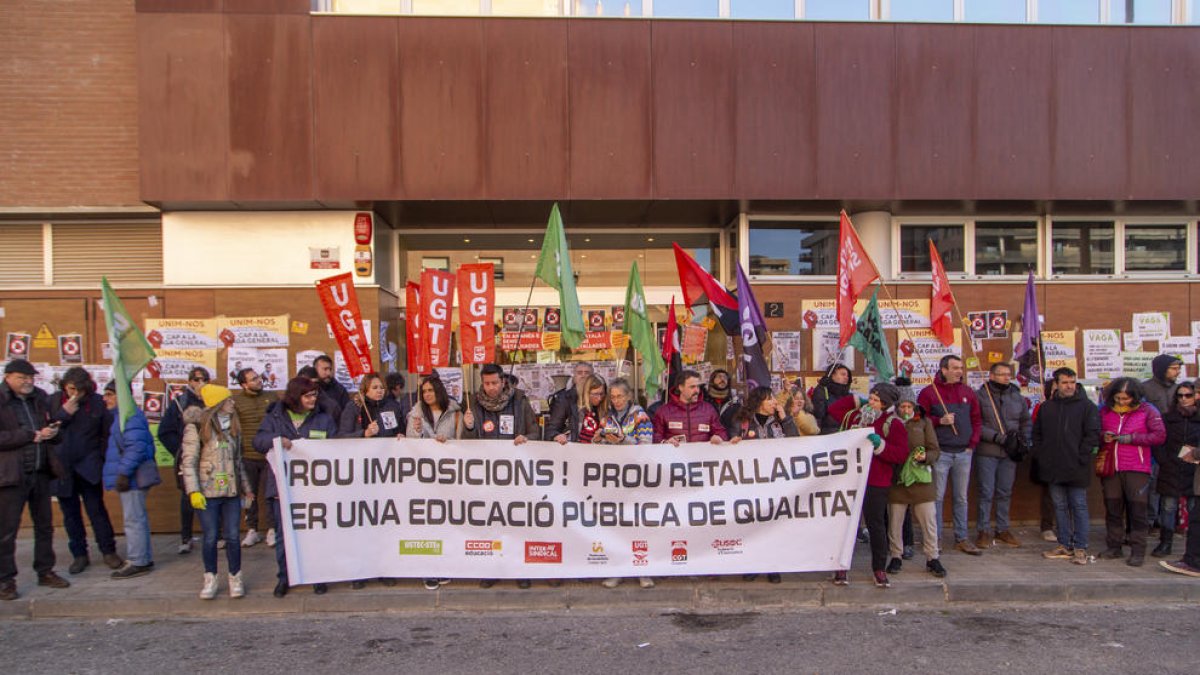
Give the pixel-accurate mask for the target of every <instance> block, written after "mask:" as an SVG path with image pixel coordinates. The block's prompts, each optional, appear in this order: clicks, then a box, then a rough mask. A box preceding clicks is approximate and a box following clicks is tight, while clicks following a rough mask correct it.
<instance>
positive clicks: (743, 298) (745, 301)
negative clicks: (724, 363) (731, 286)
mask: <svg viewBox="0 0 1200 675" xmlns="http://www.w3.org/2000/svg"><path fill="white" fill-rule="evenodd" d="M737 285H738V291H737V302H738V323H739V324H740V326H741V330H742V379H743V380H744V381H745V382H746V393H747V395H748V394H749V393H750V390H751V389H753V388H755V387H769V386H771V369H770V368H768V367H767V360H766V358H765V357H764V356H763V350H762V346H763V340H765V339H766V337H767V324H766V322H765V321H763V316H762V312H761V311H760V310H759V309H758V302H757V301H755V299H754V292H753V291H752V290H751V289H750V280H749V279H747V278H746V272H745V270H743V269H742V265H741V263H739V264H738V281H737Z"/></svg>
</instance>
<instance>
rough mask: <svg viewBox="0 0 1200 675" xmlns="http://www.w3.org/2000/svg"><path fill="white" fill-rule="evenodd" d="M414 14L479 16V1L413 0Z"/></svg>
mask: <svg viewBox="0 0 1200 675" xmlns="http://www.w3.org/2000/svg"><path fill="white" fill-rule="evenodd" d="M412 13H413V14H429V15H433V16H478V15H479V14H480V11H479V0H412Z"/></svg>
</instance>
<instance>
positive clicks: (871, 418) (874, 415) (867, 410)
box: [858, 405, 883, 427]
mask: <svg viewBox="0 0 1200 675" xmlns="http://www.w3.org/2000/svg"><path fill="white" fill-rule="evenodd" d="M880 417H883V411H882V410H876V409H874V408H872V407H871V406H869V405H864V406H863V407H861V408H859V409H858V425H859V426H860V427H872V426H875V421H876V420H878V419H879V418H880Z"/></svg>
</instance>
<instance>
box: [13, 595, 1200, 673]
mask: <svg viewBox="0 0 1200 675" xmlns="http://www.w3.org/2000/svg"><path fill="white" fill-rule="evenodd" d="M0 663H3V664H4V671H5V672H9V673H42V672H54V673H150V672H166V671H168V670H170V671H174V672H180V673H215V672H220V673H226V672H238V673H243V672H260V673H280V672H282V673H287V674H288V675H296V674H299V673H339V674H340V675H346V674H348V673H361V672H391V673H395V672H406V673H422V674H426V675H428V674H429V673H522V674H536V673H562V672H569V673H572V675H578V674H582V673H604V674H605V675H614V674H616V675H633V674H635V673H655V674H657V673H693V672H696V670H697V668H701V669H704V670H709V671H711V672H731V673H776V672H778V673H782V672H787V673H868V672H880V673H936V672H1020V673H1044V672H1054V673H1056V674H1060V673H1085V672H1090V673H1097V672H1108V673H1116V672H1129V673H1135V672H1136V673H1153V674H1154V675H1163V674H1166V673H1188V674H1194V673H1197V672H1200V607H1196V606H1169V607H1159V608H1146V607H1113V606H1071V607H1064V608H1061V609H1046V608H1041V607H1039V608H1028V609H1013V608H1003V609H990V608H989V609H983V610H952V611H908V610H904V609H899V610H896V613H895V614H892V613H890V612H889V610H886V609H885V610H879V609H872V610H852V609H848V610H830V609H815V610H812V611H805V612H795V613H787V614H713V615H703V614H667V615H658V616H644V615H625V616H618V615H587V616H584V615H572V614H568V613H555V614H542V615H529V614H520V615H486V616H479V615H459V616H447V615H443V616H430V615H428V614H422V615H405V614H372V615H361V616H357V615H348V616H336V617H332V618H331V617H330V616H329V615H322V616H320V617H315V618H307V617H306V618H299V617H294V616H293V617H288V618H250V619H225V620H150V621H133V620H130V621H121V620H109V621H96V622H75V621H8V622H0Z"/></svg>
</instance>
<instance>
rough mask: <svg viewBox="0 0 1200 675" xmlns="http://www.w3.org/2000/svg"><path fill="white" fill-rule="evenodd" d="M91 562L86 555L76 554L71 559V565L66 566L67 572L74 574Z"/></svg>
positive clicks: (84, 568) (81, 570)
mask: <svg viewBox="0 0 1200 675" xmlns="http://www.w3.org/2000/svg"><path fill="white" fill-rule="evenodd" d="M90 564H92V561H91V560H88V557H87V556H86V555H77V556H75V559H74V560H72V561H71V566H70V567H68V568H67V572H68V573H69V574H71V575H76V574H79V573H81V572H83V571H84V570H86V569H87V567H88V565H90Z"/></svg>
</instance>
